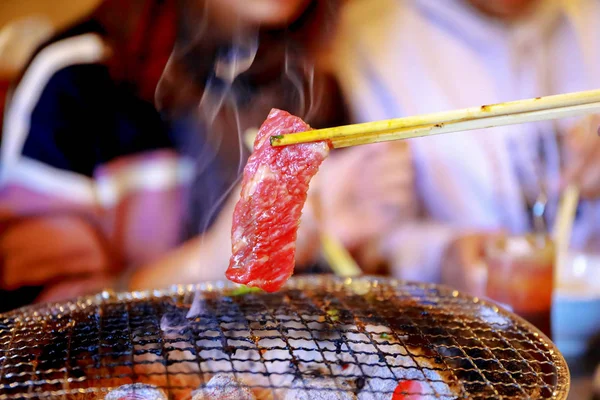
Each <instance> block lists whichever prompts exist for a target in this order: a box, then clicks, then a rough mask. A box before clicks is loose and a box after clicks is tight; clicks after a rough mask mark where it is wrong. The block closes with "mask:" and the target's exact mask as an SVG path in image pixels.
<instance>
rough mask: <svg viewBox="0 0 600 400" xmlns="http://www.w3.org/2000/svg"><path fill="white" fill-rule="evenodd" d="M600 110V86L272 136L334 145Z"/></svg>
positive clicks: (277, 140)
mask: <svg viewBox="0 0 600 400" xmlns="http://www.w3.org/2000/svg"><path fill="white" fill-rule="evenodd" d="M599 111H600V90H590V91H585V92H575V93H566V94H560V95H554V96H546V97H536V98H534V99H527V100H517V101H511V102H507V103H498V104H491V105H482V106H479V107H471V108H465V109H461V110H454V111H445V112H439V113H433V114H424V115H417V116H412V117H406V118H397V119H389V120H383V121H374V122H366V123H360V124H352V125H345V126H337V127H333V128H326V129H317V130H312V131H307V132H300V133H295V134H286V135H277V136H272V137H271V145H272V146H286V145H291V144H299V143H309V142H316V141H323V140H327V141H330V143H331V144H332V146H333V147H334V148H341V147H349V146H358V145H362V144H369V143H378V142H385V141H390V140H404V139H410V138H416V137H422V136H431V135H438V134H442V133H451V132H460V131H469V130H473V129H484V128H493V127H497V126H505V125H515V124H522V123H526V122H536V121H545V120H551V119H559V118H568V117H576V116H581V115H586V114H591V113H595V112H599Z"/></svg>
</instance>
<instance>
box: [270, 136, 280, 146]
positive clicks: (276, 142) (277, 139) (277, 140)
mask: <svg viewBox="0 0 600 400" xmlns="http://www.w3.org/2000/svg"><path fill="white" fill-rule="evenodd" d="M282 139H283V135H273V136H271V137H270V138H269V142H271V146H273V147H277V146H282V145H283V143H281V140H282Z"/></svg>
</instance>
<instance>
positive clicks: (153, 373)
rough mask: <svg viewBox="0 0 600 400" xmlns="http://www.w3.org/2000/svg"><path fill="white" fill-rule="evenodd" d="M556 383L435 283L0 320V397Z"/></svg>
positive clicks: (495, 388) (523, 344) (347, 284)
mask: <svg viewBox="0 0 600 400" xmlns="http://www.w3.org/2000/svg"><path fill="white" fill-rule="evenodd" d="M133 383H143V384H147V385H152V386H140V385H137V386H133V385H131V384H133ZM122 385H129V386H126V387H123V386H122ZM568 386H569V372H568V369H567V365H566V363H565V361H564V359H563V358H562V356H561V355H560V354H559V352H558V351H557V349H556V348H555V347H554V345H553V344H552V343H551V342H550V341H549V340H548V339H547V338H546V337H545V336H544V335H543V334H542V333H541V332H539V331H538V330H537V329H536V328H534V327H533V326H531V325H530V324H529V323H527V322H525V321H524V320H522V319H520V318H519V317H516V316H514V315H513V314H511V313H508V312H506V311H504V310H503V309H499V308H498V307H497V306H495V305H494V304H491V303H488V302H486V301H483V300H480V299H477V298H472V297H469V296H466V295H463V294H461V293H459V292H457V291H452V290H450V289H448V288H446V287H442V286H436V285H423V284H412V283H404V282H398V281H394V280H386V279H378V278H369V277H365V278H358V279H341V278H335V277H329V276H312V277H303V278H296V279H292V280H290V282H289V283H288V284H287V285H286V286H285V288H284V290H282V291H281V292H278V293H273V294H268V293H262V292H253V291H246V290H240V289H239V288H236V287H235V286H233V285H231V284H228V283H224V282H220V283H212V284H209V283H207V284H201V285H198V286H187V287H175V288H173V289H171V290H168V291H152V292H143V293H142V292H135V293H121V294H112V293H107V292H105V293H102V294H100V295H97V296H93V297H86V298H82V299H79V300H77V301H73V302H67V303H61V304H49V305H42V306H37V307H28V308H24V309H20V310H17V311H14V312H11V313H8V314H4V315H1V316H0V399H16V398H66V399H103V398H105V396H106V398H107V399H108V398H119V393H117V392H115V391H113V392H112V393H111V394H110V395H108V396H107V393H109V392H110V391H111V388H113V389H114V388H117V387H121V393H122V391H123V390H137V393H138V395H139V397H136V398H140V399H155V398H172V399H186V398H188V399H189V398H194V399H197V400H199V399H208V398H224V399H225V398H230V399H254V398H256V399H392V398H393V399H403V398H404V399H455V398H461V399H462V398H472V399H490V398H501V399H517V398H518V399H522V398H535V399H551V398H552V399H566V396H567V391H568ZM155 388H159V389H155ZM157 390H159V392H160V394H159V395H157V394H156V393H159V392H157ZM394 393H395V394H396V397H393V396H394ZM161 396H164V397H161ZM228 396H229V397H228ZM401 396H404V397H401ZM411 396H412V397H411Z"/></svg>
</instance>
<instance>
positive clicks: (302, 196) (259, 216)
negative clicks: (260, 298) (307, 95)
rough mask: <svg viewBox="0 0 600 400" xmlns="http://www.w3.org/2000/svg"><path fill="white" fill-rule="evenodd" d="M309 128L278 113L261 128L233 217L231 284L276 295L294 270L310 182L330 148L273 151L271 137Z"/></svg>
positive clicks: (273, 112) (323, 145) (318, 144)
mask: <svg viewBox="0 0 600 400" xmlns="http://www.w3.org/2000/svg"><path fill="white" fill-rule="evenodd" d="M309 129H311V128H310V127H309V126H308V125H307V124H306V123H305V122H304V121H302V120H301V119H300V118H298V117H295V116H293V115H290V114H289V113H287V112H285V111H281V110H276V109H273V110H271V112H270V113H269V117H268V118H267V120H266V121H265V122H264V123H263V125H262V126H261V128H260V130H259V132H258V135H257V137H256V140H255V142H254V153H253V154H252V155H251V156H250V158H249V159H248V163H247V164H246V167H245V168H244V177H243V181H242V193H241V196H240V199H239V201H238V203H237V205H236V207H235V211H234V214H233V227H232V232H231V237H232V256H231V260H230V263H229V268H228V269H227V272H226V276H227V278H228V279H229V280H231V281H233V282H237V283H242V284H245V285H248V286H254V287H259V288H261V289H263V290H265V291H267V292H274V291H277V290H278V289H279V288H280V287H281V286H282V285H283V284H284V283H285V282H286V281H287V279H288V278H289V277H290V276H291V275H292V273H293V272H294V263H295V253H296V233H297V231H298V225H299V223H300V216H301V215H302V207H303V206H304V203H305V201H306V195H307V192H308V184H309V182H310V180H311V178H312V177H313V176H314V175H315V174H316V173H317V170H318V168H319V165H321V163H322V162H323V160H324V159H325V158H326V157H327V155H328V154H329V144H328V143H326V142H316V143H306V144H298V145H292V146H283V147H272V146H271V144H270V142H269V138H270V137H271V136H273V135H282V134H288V133H298V132H303V131H307V130H309Z"/></svg>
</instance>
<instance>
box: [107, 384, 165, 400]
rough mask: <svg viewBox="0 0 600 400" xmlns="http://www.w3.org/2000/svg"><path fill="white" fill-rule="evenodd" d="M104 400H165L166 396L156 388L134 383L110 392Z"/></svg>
mask: <svg viewBox="0 0 600 400" xmlns="http://www.w3.org/2000/svg"><path fill="white" fill-rule="evenodd" d="M104 400H167V396H166V395H165V393H164V392H163V391H162V390H160V389H159V388H157V387H156V386H152V385H146V384H144V383H134V384H130V385H123V386H120V387H118V388H116V389H113V390H111V391H110V392H109V393H108V394H107V395H106V397H105V398H104Z"/></svg>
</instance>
